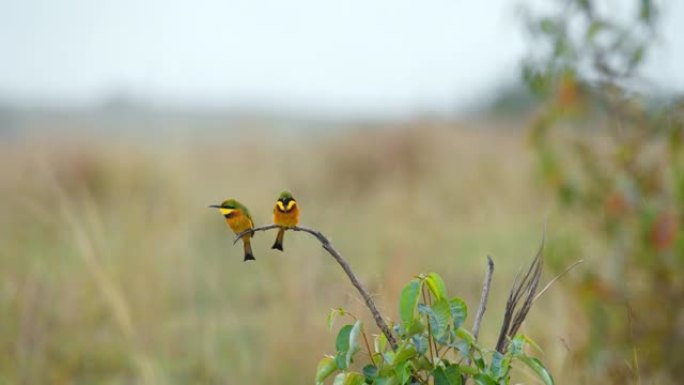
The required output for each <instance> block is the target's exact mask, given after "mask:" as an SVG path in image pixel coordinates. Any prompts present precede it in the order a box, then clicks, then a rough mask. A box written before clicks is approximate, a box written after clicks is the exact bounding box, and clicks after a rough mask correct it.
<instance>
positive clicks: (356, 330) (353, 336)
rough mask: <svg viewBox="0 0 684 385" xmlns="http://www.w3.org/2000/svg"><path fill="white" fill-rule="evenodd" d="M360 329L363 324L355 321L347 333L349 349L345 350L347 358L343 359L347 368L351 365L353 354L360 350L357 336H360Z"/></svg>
mask: <svg viewBox="0 0 684 385" xmlns="http://www.w3.org/2000/svg"><path fill="white" fill-rule="evenodd" d="M362 328H363V324H362V323H361V320H357V321H356V322H355V323H354V326H353V327H352V329H351V331H350V332H349V349H348V350H347V356H346V359H345V362H346V364H347V367H348V366H349V365H351V362H352V358H353V357H354V354H356V352H358V351H359V350H360V349H361V346H360V345H359V334H361V329H362Z"/></svg>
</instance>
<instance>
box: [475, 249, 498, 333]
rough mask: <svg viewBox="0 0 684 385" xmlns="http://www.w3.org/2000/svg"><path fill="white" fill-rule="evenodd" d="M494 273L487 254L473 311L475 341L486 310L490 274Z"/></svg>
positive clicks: (490, 282) (490, 280)
mask: <svg viewBox="0 0 684 385" xmlns="http://www.w3.org/2000/svg"><path fill="white" fill-rule="evenodd" d="M493 273H494V261H492V257H490V256H489V255H488V256H487V273H486V274H485V279H484V283H483V284H482V293H481V294H480V305H479V306H478V307H477V313H475V322H474V323H473V337H474V338H475V341H477V336H478V334H480V324H481V323H482V317H483V316H484V313H485V311H486V310H487V299H488V298H489V286H490V285H491V284H492V274H493Z"/></svg>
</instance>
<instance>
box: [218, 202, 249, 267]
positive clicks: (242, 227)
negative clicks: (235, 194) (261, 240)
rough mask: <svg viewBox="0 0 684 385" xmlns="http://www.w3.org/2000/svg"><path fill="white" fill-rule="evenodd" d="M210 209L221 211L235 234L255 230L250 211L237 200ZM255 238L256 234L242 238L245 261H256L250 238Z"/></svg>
mask: <svg viewBox="0 0 684 385" xmlns="http://www.w3.org/2000/svg"><path fill="white" fill-rule="evenodd" d="M209 207H213V208H217V209H219V212H220V213H221V214H223V216H224V217H225V218H226V223H227V224H228V226H229V227H230V228H231V229H232V230H233V232H234V233H235V234H240V233H241V232H243V231H247V230H249V229H253V228H254V222H253V221H252V216H251V215H249V210H248V209H247V207H246V206H245V205H243V204H242V203H240V202H238V201H236V200H235V199H228V200H225V201H223V203H221V204H220V205H211V206H209ZM253 236H254V233H251V234H246V235H245V236H244V237H242V243H243V244H244V246H245V259H244V260H245V261H254V260H255V259H256V258H254V254H252V244H251V243H250V238H252V237H253Z"/></svg>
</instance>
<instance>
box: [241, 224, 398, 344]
mask: <svg viewBox="0 0 684 385" xmlns="http://www.w3.org/2000/svg"><path fill="white" fill-rule="evenodd" d="M277 228H279V226H278V225H267V226H261V227H255V228H253V229H250V230H247V231H243V232H241V233H240V234H238V235H237V236H236V237H235V241H234V242H233V244H235V243H236V242H237V241H239V240H240V239H241V238H242V237H244V236H245V235H247V234H253V233H255V232H257V231H267V230H273V229H277ZM288 230H292V231H303V232H305V233H309V234H311V235H313V236H314V237H316V239H318V241H319V242H320V243H321V245H322V246H323V249H325V251H327V252H328V254H330V255H331V256H332V257H333V258H334V259H335V261H337V263H338V264H339V265H340V266H341V267H342V270H344V272H345V273H346V274H347V277H349V280H350V281H351V283H352V285H354V287H355V288H356V290H358V291H359V293H360V294H361V297H363V299H364V301H365V302H366V306H368V309H369V310H370V312H371V314H373V318H374V319H375V324H376V325H378V328H380V330H382V333H383V334H384V335H385V337H387V342H389V344H390V346H391V347H392V350H397V341H396V340H395V339H394V336H393V335H392V331H391V330H390V328H389V326H387V323H386V322H385V320H384V319H383V318H382V315H381V314H380V311H378V308H377V306H375V302H374V301H373V298H372V297H371V296H370V294H368V291H367V290H366V288H365V287H364V286H363V285H362V284H361V282H360V281H359V279H358V278H357V277H356V274H354V272H353V271H352V269H351V267H350V266H349V263H348V262H347V260H346V259H344V257H343V256H342V254H340V253H339V252H338V251H337V250H336V249H335V247H334V246H333V245H332V243H330V241H329V240H328V238H326V237H325V235H323V234H322V233H321V232H320V231H317V230H314V229H310V228H308V227H303V226H295V227H290V228H288Z"/></svg>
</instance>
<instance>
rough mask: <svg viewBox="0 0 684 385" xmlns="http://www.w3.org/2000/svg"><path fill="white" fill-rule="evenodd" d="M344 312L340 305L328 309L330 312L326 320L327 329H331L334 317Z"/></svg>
mask: <svg viewBox="0 0 684 385" xmlns="http://www.w3.org/2000/svg"><path fill="white" fill-rule="evenodd" d="M344 314H345V310H344V309H342V308H341V307H340V308H337V309H330V313H328V321H327V325H328V330H332V327H333V323H335V318H337V316H338V315H344Z"/></svg>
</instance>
